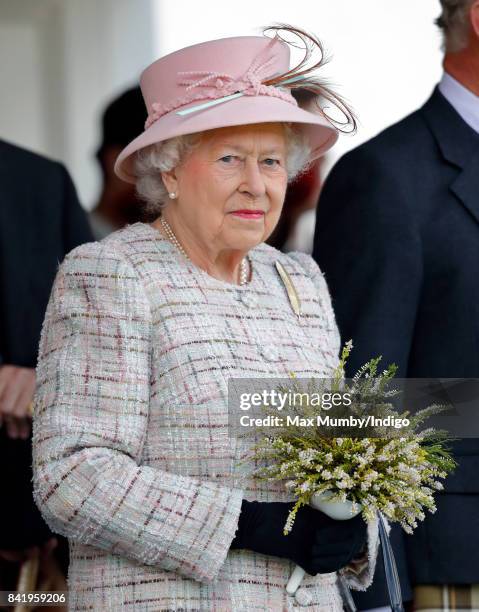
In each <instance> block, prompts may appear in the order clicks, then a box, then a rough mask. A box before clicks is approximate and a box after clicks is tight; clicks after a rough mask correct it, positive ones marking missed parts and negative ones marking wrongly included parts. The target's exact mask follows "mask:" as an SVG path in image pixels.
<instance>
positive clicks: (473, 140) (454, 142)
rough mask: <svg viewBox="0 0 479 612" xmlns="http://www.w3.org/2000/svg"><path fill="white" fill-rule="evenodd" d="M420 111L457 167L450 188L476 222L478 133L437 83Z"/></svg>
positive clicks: (478, 206) (478, 216)
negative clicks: (440, 89) (447, 98)
mask: <svg viewBox="0 0 479 612" xmlns="http://www.w3.org/2000/svg"><path fill="white" fill-rule="evenodd" d="M420 113H421V114H422V116H423V117H424V120H425V121H426V123H427V125H428V126H429V129H430V130H431V132H432V134H433V136H434V138H435V139H436V142H437V144H438V146H439V149H440V151H441V154H442V156H443V158H444V159H445V160H446V161H447V162H449V163H451V164H453V165H455V166H456V167H457V168H458V170H459V172H458V175H457V176H456V178H455V180H454V181H453V182H452V183H451V185H450V186H449V188H450V190H451V191H452V192H453V193H454V194H455V195H456V196H457V197H458V198H459V200H460V201H461V202H462V203H463V205H464V206H465V207H466V208H467V209H468V211H469V212H470V213H471V214H472V216H473V217H474V218H475V220H476V221H477V222H478V223H479V134H477V133H476V132H475V131H474V130H473V129H472V128H471V127H470V126H469V125H467V123H466V122H465V121H464V120H463V119H462V117H461V116H460V115H459V114H458V113H457V112H456V110H455V109H454V108H453V107H452V106H451V104H450V103H449V102H448V101H447V100H446V98H445V97H444V96H443V95H442V94H441V92H440V91H439V89H438V88H437V87H436V88H435V89H434V92H433V94H432V96H431V97H430V98H429V100H428V101H427V102H426V104H425V105H424V106H423V107H422V108H421V110H420Z"/></svg>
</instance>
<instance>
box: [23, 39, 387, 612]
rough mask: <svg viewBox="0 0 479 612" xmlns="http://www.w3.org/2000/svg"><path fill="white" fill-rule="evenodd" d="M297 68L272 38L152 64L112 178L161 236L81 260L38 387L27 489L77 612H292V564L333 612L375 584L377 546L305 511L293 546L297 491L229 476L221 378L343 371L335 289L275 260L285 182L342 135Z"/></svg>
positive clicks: (127, 238) (82, 250) (349, 527)
mask: <svg viewBox="0 0 479 612" xmlns="http://www.w3.org/2000/svg"><path fill="white" fill-rule="evenodd" d="M297 32H301V31H297ZM302 35H304V32H303V33H302ZM303 40H306V39H305V38H304V37H303ZM313 40H314V39H313ZM288 69H289V46H288V44H287V43H285V42H284V41H283V39H281V38H280V37H279V36H278V35H277V34H276V36H275V37H274V38H270V37H268V36H254V37H253V36H252V37H237V38H226V39H221V40H214V41H210V42H206V43H202V44H199V45H194V46H192V47H188V48H186V49H182V50H180V51H177V52H175V53H172V54H170V55H167V56H166V57H163V58H161V59H160V60H158V61H157V62H155V63H153V64H152V65H151V66H149V67H148V68H147V69H146V70H145V72H144V73H143V75H142V79H141V87H142V92H143V95H144V98H145V101H146V105H147V109H148V111H149V117H148V120H147V123H146V129H145V131H144V132H143V133H142V134H141V135H140V136H139V137H138V138H136V139H135V140H134V141H133V142H132V143H130V145H128V147H127V148H126V149H125V150H124V151H123V152H122V153H121V155H120V156H119V158H118V160H117V164H116V171H117V173H118V174H119V176H120V177H122V178H124V179H125V180H128V181H130V182H136V185H137V189H138V191H139V193H140V194H141V195H142V196H143V198H144V199H146V200H147V202H148V203H149V206H150V210H154V211H156V213H157V215H158V219H157V220H156V221H155V222H153V223H151V224H144V223H136V224H134V225H131V226H128V227H126V228H125V229H122V230H119V231H118V232H115V233H113V234H111V235H110V236H108V237H107V238H105V239H103V240H102V241H101V242H94V243H88V244H85V245H83V246H81V247H78V248H76V249H74V250H73V251H72V252H71V253H70V254H69V255H68V256H67V257H66V259H65V261H64V262H63V264H62V265H61V267H60V269H59V271H58V275H57V277H56V280H55V284H54V288H53V291H52V295H51V299H50V303H49V306H48V310H47V314H46V318H45V322H44V327H43V331H42V338H41V346H40V353H39V361H38V369H37V374H38V386H37V393H36V404H35V418H34V487H35V499H36V502H37V504H38V506H39V507H40V509H41V511H42V513H43V516H44V517H45V520H46V521H47V522H48V524H49V525H50V526H51V528H52V529H53V530H54V531H57V532H59V533H61V534H64V535H65V536H67V537H68V538H69V541H70V553H71V555H70V568H69V588H70V594H69V606H70V609H71V610H87V609H88V610H101V611H105V610H114V611H115V612H116V611H118V610H138V611H144V610H155V611H159V610H184V611H190V610H191V611H192V610H218V611H221V612H225V611H240V610H278V611H279V610H289V609H294V608H296V607H297V606H298V605H300V604H301V598H296V599H295V598H292V597H290V596H288V595H287V593H286V590H285V585H286V584H287V582H288V579H289V577H290V575H291V572H292V571H293V569H294V567H295V564H299V565H301V566H302V567H303V568H304V569H305V570H306V571H307V572H308V575H306V576H305V578H304V580H303V583H302V587H301V589H300V590H301V591H303V595H306V597H303V601H302V603H303V605H304V603H305V602H306V603H307V606H308V609H309V610H314V611H323V612H332V611H339V610H342V609H343V608H342V603H341V596H340V590H339V587H338V583H337V574H336V572H337V570H339V569H341V568H343V569H342V575H343V576H344V580H345V581H346V582H347V583H349V585H350V586H352V587H353V588H357V589H365V588H366V587H367V586H368V585H369V583H370V582H371V580H372V574H373V570H374V564H375V559H376V552H377V529H376V531H375V530H374V529H371V528H369V530H366V526H365V523H364V522H363V521H362V520H361V519H360V518H359V517H357V518H356V519H353V520H350V521H333V520H332V519H329V518H328V517H327V516H325V515H324V514H323V513H321V512H319V511H317V510H313V509H312V508H309V507H306V508H304V507H303V508H301V510H300V511H299V513H298V515H297V518H296V523H295V526H294V528H293V531H292V532H291V533H290V534H289V535H288V536H283V534H282V529H283V525H284V523H285V519H286V516H287V514H288V512H289V510H290V508H291V507H292V503H293V500H292V499H291V497H290V496H288V494H287V492H286V489H283V488H281V487H279V486H278V485H272V484H271V483H268V484H263V483H262V484H259V481H257V480H255V479H253V478H251V479H250V478H246V479H245V480H244V482H242V484H241V486H239V485H235V483H234V481H232V479H231V476H232V474H234V472H235V463H236V461H237V460H238V458H239V453H240V451H239V448H240V445H238V444H237V443H236V442H237V440H236V439H235V438H234V436H232V435H231V430H229V428H228V406H227V399H228V393H227V387H228V384H227V383H228V379H229V378H230V377H255V378H257V377H285V376H288V373H289V372H290V371H294V372H295V373H296V375H297V376H298V377H311V376H317V377H327V376H328V375H329V374H330V373H331V371H332V369H333V368H335V366H336V365H337V363H338V351H339V334H338V329H337V327H336V324H335V320H334V315H333V312H332V309H331V302H330V297H329V294H328V290H327V286H326V283H325V280H324V278H323V276H322V274H321V271H320V270H319V269H318V267H317V265H316V264H315V262H314V261H313V260H312V259H311V258H310V257H309V256H307V255H305V254H302V253H299V252H295V253H292V254H289V255H284V254H282V253H280V252H279V251H277V250H276V249H274V248H272V247H270V246H267V245H266V244H264V241H265V239H267V238H268V236H269V235H270V234H271V232H272V231H273V229H274V227H275V225H276V223H277V222H278V218H279V216H280V214H281V207H282V204H283V200H284V197H285V192H286V188H287V185H288V181H290V180H291V179H292V178H294V177H295V176H296V175H297V174H298V173H299V172H300V171H301V170H302V169H304V168H305V167H307V166H308V163H310V162H311V160H313V159H315V158H316V157H318V156H319V155H321V154H322V153H323V152H324V151H325V150H326V149H328V148H329V147H330V146H331V145H332V144H333V143H334V141H335V140H336V138H337V130H336V128H335V127H334V126H333V125H332V124H331V123H330V122H329V121H328V120H327V119H326V118H325V117H324V116H323V115H322V114H321V113H313V112H311V111H309V110H306V109H303V108H301V107H300V105H299V104H298V102H297V98H296V97H294V96H293V95H292V93H291V90H290V89H288V87H286V85H285V81H287V80H288V79H291V72H288ZM300 76H301V75H300ZM273 81H274V83H273ZM300 81H301V79H300V78H297V79H295V81H293V82H295V83H297V82H300ZM290 82H291V81H290ZM312 82H313V81H311V83H312ZM278 84H280V85H281V86H278ZM275 262H279V263H280V264H282V266H283V269H284V271H285V273H286V275H287V276H288V277H289V279H290V282H291V284H292V285H294V287H295V290H296V293H297V294H298V296H299V297H300V300H301V309H302V311H301V316H300V317H298V316H297V313H296V312H295V310H294V308H293V301H290V299H289V297H288V291H287V285H288V283H286V284H283V280H282V277H281V276H280V275H279V274H278V271H277V269H276V266H275Z"/></svg>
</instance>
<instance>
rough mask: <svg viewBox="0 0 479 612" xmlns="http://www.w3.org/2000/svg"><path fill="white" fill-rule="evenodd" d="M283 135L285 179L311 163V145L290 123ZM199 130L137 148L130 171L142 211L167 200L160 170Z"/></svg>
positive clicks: (154, 210) (175, 160)
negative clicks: (143, 207)
mask: <svg viewBox="0 0 479 612" xmlns="http://www.w3.org/2000/svg"><path fill="white" fill-rule="evenodd" d="M283 126H284V128H285V135H286V170H287V173H288V182H291V181H293V180H294V179H295V178H297V177H298V176H299V175H300V174H302V173H304V172H306V171H307V170H308V169H309V168H310V166H311V164H312V161H310V155H311V148H310V146H309V144H308V141H307V137H306V135H305V134H304V132H300V131H299V130H297V129H296V128H295V127H294V126H293V125H291V124H290V123H283ZM202 135H203V133H202V132H200V133H198V134H186V135H185V136H175V137H174V138H170V139H168V140H165V141H163V142H158V143H155V144H152V145H150V146H148V147H145V148H143V149H140V151H138V152H137V154H136V159H135V162H134V171H135V174H136V177H137V181H136V191H137V193H138V195H139V196H140V198H141V199H142V200H143V201H144V202H145V203H146V212H147V213H149V214H151V215H154V214H156V215H160V214H161V211H162V209H163V208H164V207H165V206H166V205H167V203H168V202H169V201H170V198H169V196H168V190H167V189H166V187H165V184H164V183H163V179H162V177H161V172H169V171H170V170H173V169H174V168H175V167H176V166H178V165H179V164H180V163H181V162H182V161H183V160H184V159H185V158H186V157H187V156H188V155H189V154H190V153H191V152H192V151H193V150H194V149H195V148H196V147H197V146H198V145H199V144H200V142H201V138H202Z"/></svg>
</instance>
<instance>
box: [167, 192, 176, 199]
mask: <svg viewBox="0 0 479 612" xmlns="http://www.w3.org/2000/svg"><path fill="white" fill-rule="evenodd" d="M168 195H169V196H170V198H171V199H172V200H174V199H175V198H176V193H175V192H174V191H172V192H171V193H169V194H168Z"/></svg>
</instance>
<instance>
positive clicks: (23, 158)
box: [0, 140, 64, 176]
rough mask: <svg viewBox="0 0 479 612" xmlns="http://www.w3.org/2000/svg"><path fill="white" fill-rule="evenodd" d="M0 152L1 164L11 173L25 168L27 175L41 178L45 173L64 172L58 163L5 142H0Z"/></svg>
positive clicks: (61, 165)
mask: <svg viewBox="0 0 479 612" xmlns="http://www.w3.org/2000/svg"><path fill="white" fill-rule="evenodd" d="M0 151H1V157H2V163H3V164H6V165H7V166H8V167H11V168H12V170H13V171H14V170H15V169H17V168H18V169H20V168H22V167H23V166H27V167H28V171H29V173H33V174H38V175H39V176H42V175H44V174H45V173H49V174H50V173H52V172H56V173H58V172H59V171H60V170H64V166H63V164H61V163H60V162H58V161H56V160H53V159H50V158H49V157H46V156H44V155H40V154H39V153H35V152H34V151H30V150H29V149H25V148H23V147H20V146H18V145H16V144H13V143H11V142H6V141H5V140H0Z"/></svg>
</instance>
